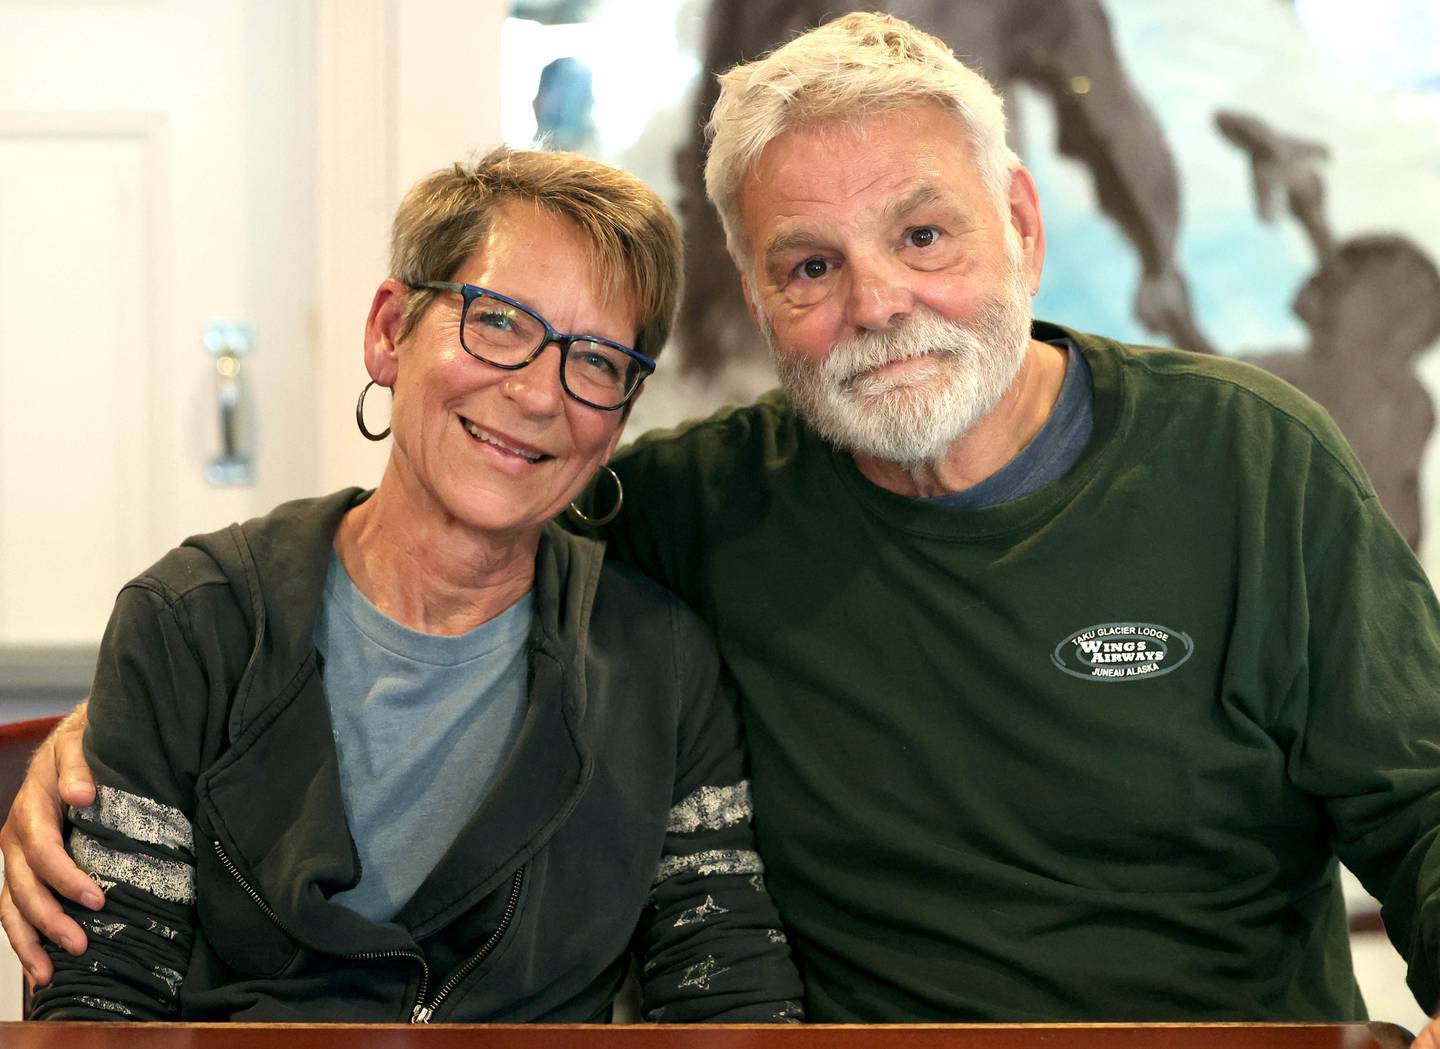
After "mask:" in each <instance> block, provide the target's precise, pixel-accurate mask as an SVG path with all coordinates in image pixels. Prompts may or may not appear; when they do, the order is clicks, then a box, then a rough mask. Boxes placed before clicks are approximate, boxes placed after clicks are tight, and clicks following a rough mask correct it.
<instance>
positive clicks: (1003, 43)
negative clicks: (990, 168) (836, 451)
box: [679, 0, 1211, 373]
mask: <svg viewBox="0 0 1440 1049" xmlns="http://www.w3.org/2000/svg"><path fill="white" fill-rule="evenodd" d="M862 6H863V9H865V10H883V11H889V12H890V13H892V14H895V15H898V16H900V17H901V18H904V19H906V20H907V21H909V22H912V23H913V24H915V25H917V26H920V27H921V28H924V29H927V30H929V31H930V32H932V33H934V34H935V35H937V36H939V37H940V38H941V39H943V40H945V41H946V42H947V43H948V44H949V45H950V46H951V47H952V48H953V49H954V51H955V53H956V54H957V55H958V56H960V58H961V59H963V60H964V61H966V62H967V63H968V64H970V65H972V66H974V67H975V68H977V69H979V70H980V71H981V72H983V73H984V74H985V75H986V76H987V77H988V78H989V79H990V80H991V81H992V82H993V83H995V84H996V85H997V86H1000V87H1001V88H1002V90H1003V89H1004V87H1005V85H1007V84H1013V83H1015V82H1016V81H1024V82H1026V83H1028V84H1030V85H1032V86H1034V87H1035V88H1036V89H1038V90H1039V91H1041V92H1042V93H1043V94H1045V96H1046V97H1048V98H1049V99H1050V100H1051V102H1052V103H1053V104H1054V106H1055V109H1056V115H1057V118H1058V123H1059V127H1060V141H1059V148H1060V151H1061V152H1062V153H1065V154H1066V155H1068V156H1072V157H1074V158H1076V159H1077V160H1079V161H1081V162H1082V163H1083V164H1085V165H1086V167H1088V168H1089V169H1090V171H1091V173H1092V175H1093V176H1094V180H1095V193H1096V196H1097V197H1098V199H1099V202H1100V207H1101V208H1102V209H1103V210H1104V212H1105V213H1106V214H1107V215H1109V216H1110V217H1111V218H1112V219H1113V220H1114V221H1115V222H1116V224H1117V225H1119V227H1120V229H1121V230H1122V231H1123V232H1124V234H1125V236H1126V237H1127V238H1129V240H1130V242H1131V243H1132V244H1133V245H1134V246H1135V250H1136V251H1137V252H1138V253H1139V256H1140V262H1141V270H1142V273H1141V280H1140V287H1139V289H1138V290H1137V292H1136V296H1135V315H1136V317H1137V318H1139V320H1140V321H1141V322H1142V323H1143V324H1144V325H1145V326H1146V327H1147V328H1149V329H1151V330H1152V331H1154V332H1156V333H1157V334H1160V335H1163V336H1164V337H1165V338H1166V339H1167V340H1168V341H1170V342H1171V343H1173V344H1174V345H1176V346H1181V347H1184V348H1186V349H1192V350H1202V351H1208V350H1209V349H1210V348H1211V347H1210V343H1209V341H1208V340H1207V339H1206V337H1205V335H1204V333H1203V332H1202V331H1201V330H1200V328H1199V326H1198V325H1197V324H1196V322H1195V319H1194V317H1193V315H1192V313H1191V309H1190V298H1189V293H1188V291H1187V289H1186V286H1185V280H1184V278H1183V277H1182V275H1181V274H1180V272H1179V270H1178V268H1177V265H1176V260H1175V238H1176V230H1177V228H1178V226H1179V221H1180V193H1179V186H1178V182H1177V179H1176V174H1175V165H1174V162H1173V161H1172V159H1171V153H1170V148H1169V146H1168V145H1167V144H1166V142H1165V138H1164V135H1163V133H1162V132H1161V130H1160V126H1159V125H1158V124H1157V123H1156V121H1155V118H1154V115H1153V114H1152V113H1151V111H1150V108H1149V106H1148V105H1146V103H1145V100H1144V99H1143V98H1141V97H1140V94H1139V92H1137V91H1136V89H1135V86H1134V85H1133V84H1132V83H1131V82H1130V79H1129V78H1128V77H1127V76H1126V74H1125V70H1124V69H1123V68H1122V67H1121V65H1120V59H1119V56H1118V55H1117V54H1116V53H1115V46H1114V43H1113V41H1112V39H1111V34H1110V22H1109V19H1108V18H1107V16H1106V14H1105V10H1104V8H1102V7H1101V5H1100V3H1099V0H958V2H957V0H891V2H890V3H879V4H876V3H871V4H865V5H862ZM836 10H837V9H836V8H835V7H834V6H832V5H830V4H827V3H823V2H821V0H781V2H774V0H713V3H712V4H711V7H710V14H709V20H708V23H707V26H706V44H705V70H706V76H705V79H704V81H703V84H702V87H701V90H700V92H699V94H698V96H697V98H696V100H695V114H696V115H695V120H694V127H695V131H694V133H693V135H692V137H691V141H690V142H689V143H688V144H687V145H685V146H683V147H682V148H681V153H680V157H679V162H680V182H681V185H682V186H683V187H684V192H683V194H682V196H681V201H680V211H681V216H682V219H683V221H684V225H685V235H686V239H687V241H688V244H689V249H690V250H689V251H688V252H687V255H686V259H687V262H686V266H687V272H686V275H685V280H686V286H685V299H684V302H683V304H682V307H681V309H682V321H681V326H680V330H681V331H683V332H684V333H685V335H686V359H685V360H686V367H687V368H690V369H698V370H700V371H702V372H705V373H711V372H715V371H718V370H719V369H720V368H722V367H724V365H725V363H726V362H727V361H733V360H737V359H740V358H742V357H745V356H761V355H763V353H764V348H763V346H762V344H761V342H760V340H759V339H758V338H756V335H755V329H754V326H753V324H752V323H751V321H750V318H749V317H748V316H747V314H746V311H745V304H744V301H743V299H742V298H741V294H740V285H739V282H738V281H737V280H736V277H735V272H734V270H733V268H732V267H731V266H729V265H728V264H727V262H726V259H725V238H724V234H723V233H722V232H721V230H720V224H719V222H718V221H717V220H716V218H715V214H714V211H713V209H712V208H711V207H710V206H709V204H708V203H707V202H706V200H705V191H704V187H703V186H702V185H701V181H700V170H701V167H702V162H701V157H702V148H703V142H702V136H701V130H700V129H701V128H702V127H703V125H704V122H705V120H706V118H707V117H708V115H709V113H710V109H711V107H712V106H714V104H715V99H716V96H717V93H718V88H717V86H716V84H715V80H714V74H716V73H718V72H723V71H724V70H726V69H728V68H730V67H731V66H732V65H734V64H735V63H737V62H740V61H742V60H753V59H755V58H758V57H759V56H760V55H761V54H762V53H764V52H766V51H769V50H771V49H772V48H775V47H777V46H779V45H780V44H782V43H784V42H785V41H787V40H789V39H790V38H791V37H793V36H796V35H798V34H799V33H801V32H803V31H804V30H806V29H808V28H810V27H812V26H814V25H817V24H819V23H820V22H822V21H825V20H826V19H827V17H828V16H829V15H831V14H833V13H834V12H835V11H836Z"/></svg>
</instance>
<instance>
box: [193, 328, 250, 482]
mask: <svg viewBox="0 0 1440 1049" xmlns="http://www.w3.org/2000/svg"><path fill="white" fill-rule="evenodd" d="M254 348H255V329H254V328H252V327H251V326H250V325H248V324H210V325H207V326H206V328H205V349H206V350H208V351H209V352H210V354H211V356H213V357H214V359H215V376H214V382H215V406H216V409H217V411H218V413H219V424H220V452H219V454H218V455H214V456H211V458H210V460H209V461H208V462H207V463H206V465H205V479H206V480H207V481H209V482H210V483H211V484H213V485H217V486H220V487H227V488H228V487H237V486H240V485H247V484H253V483H254V481H255V454H254V453H255V449H254V443H255V441H254V437H255V426H254V420H253V418H252V417H251V407H250V395H249V391H248V387H247V384H246V381H245V372H244V359H245V358H246V357H247V356H249V355H250V352H251V351H252V350H253V349H254Z"/></svg>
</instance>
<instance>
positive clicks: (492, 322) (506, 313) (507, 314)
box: [479, 310, 515, 331]
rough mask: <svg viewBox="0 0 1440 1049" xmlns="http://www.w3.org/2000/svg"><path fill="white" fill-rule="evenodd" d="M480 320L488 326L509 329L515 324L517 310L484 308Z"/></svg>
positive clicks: (501, 329)
mask: <svg viewBox="0 0 1440 1049" xmlns="http://www.w3.org/2000/svg"><path fill="white" fill-rule="evenodd" d="M479 320H480V323H481V324H483V325H485V326H486V327H487V328H494V329H495V330H496V331H509V330H510V329H511V328H513V327H514V326H515V312H514V311H513V310H482V311H480V313H479Z"/></svg>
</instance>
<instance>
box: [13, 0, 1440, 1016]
mask: <svg viewBox="0 0 1440 1049" xmlns="http://www.w3.org/2000/svg"><path fill="white" fill-rule="evenodd" d="M711 129H712V142H711V147H710V154H709V160H708V164H707V172H706V181H707V187H708V191H709V193H710V195H711V197H712V199H713V200H714V201H715V203H716V205H717V208H718V210H719V212H720V215H721V217H722V221H723V223H724V225H725V227H726V234H727V240H728V243H729V246H730V250H731V252H732V254H733V256H734V258H735V260H736V262H737V265H738V266H739V268H740V271H741V274H742V279H743V284H744V290H745V295H746V299H747V301H748V303H749V305H750V308H751V311H752V313H753V314H754V316H755V319H756V321H757V322H758V324H759V325H760V328H761V330H762V332H763V333H764V335H765V338H766V340H767V342H768V343H769V344H770V346H771V348H772V350H773V353H774V356H775V360H776V363H777V365H778V367H779V370H780V373H781V376H782V378H783V381H784V386H785V392H784V393H777V394H772V395H768V396H766V397H764V398H762V399H761V400H760V401H759V402H757V403H756V404H754V405H751V406H748V407H744V408H736V409H731V410H728V411H725V412H722V413H720V414H719V415H717V416H715V417H713V418H711V419H708V420H705V421H702V422H698V423H693V424H690V425H688V426H686V427H682V428H680V429H679V430H677V431H675V432H673V433H670V434H660V435H652V436H650V437H647V438H642V439H641V440H640V441H639V442H637V444H636V445H634V446H633V447H632V448H631V449H630V450H628V451H627V452H626V453H625V454H624V455H622V456H621V457H620V458H619V459H618V460H617V461H616V462H615V464H614V465H615V468H616V469H617V471H618V472H619V474H620V476H621V478H622V479H623V482H624V485H625V492H626V497H625V510H624V513H623V514H622V515H621V516H620V518H619V519H617V520H616V522H615V523H614V524H613V525H612V526H611V530H610V539H611V542H612V545H613V548H614V549H615V550H616V551H617V552H618V553H619V555H620V556H623V557H627V558H629V559H631V560H633V561H635V562H637V563H639V564H640V565H642V566H644V567H645V568H646V569H647V570H648V571H650V572H651V573H653V574H654V575H656V577H657V578H659V579H660V580H661V581H663V582H665V583H666V584H667V585H669V586H671V587H672V588H674V589H675V590H677V591H678V592H679V593H681V594H682V595H683V596H684V597H685V598H686V599H687V600H688V601H690V602H691V603H692V604H693V605H694V606H695V607H696V608H697V609H699V610H700V611H701V613H702V614H703V615H705V616H706V618H707V619H708V620H709V621H710V623H711V624H712V625H713V626H714V628H715V630H716V633H717V636H718V637H719V640H720V644H721V646H722V649H723V651H724V653H725V656H726V658H727V660H728V661H729V663H730V666H731V668H732V670H733V671H734V673H735V675H736V678H737V680H738V681H739V683H740V686H741V689H742V692H743V695H744V697H745V702H746V718H747V727H748V731H749V738H750V744H751V748H752V767H753V779H754V794H755V807H756V814H757V818H756V829H757V832H758V835H759V839H760V844H761V849H762V852H763V854H764V857H765V860H766V864H767V867H768V875H767V877H768V880H769V884H770V887H771V889H772V891H773V893H774V895H775V897H776V899H777V901H778V902H779V903H780V905H781V909H782V911H783V912H784V917H785V919H786V923H787V928H788V930H789V933H790V937H791V941H792V944H793V945H794V947H795V950H796V953H797V956H798V958H799V960H800V961H801V963H802V968H803V972H804V975H805V978H806V986H807V1005H808V1012H809V1016H810V1018H811V1019H813V1020H819V1021H847V1020H859V1021H878V1020H888V1021H909V1020H945V1019H949V1020H970V1019H976V1020H981V1019H993V1020H1009V1021H1058V1020H1147V1019H1153V1020H1202V1019H1208V1020H1218V1019H1243V1020H1293V1019H1329V1020H1341V1019H1350V1018H1358V1017H1360V1016H1362V1015H1363V1010H1364V1007H1363V1004H1362V1003H1361V1001H1360V997H1359V993H1358V991H1357V990H1356V988H1355V984H1354V980H1353V977H1352V975H1351V973H1350V966H1349V959H1348V949H1347V945H1346V926H1345V917H1344V909H1343V903H1342V900H1341V897H1340V890H1339V886H1338V882H1337V878H1336V866H1335V857H1336V856H1337V855H1338V856H1339V857H1340V858H1341V859H1343V860H1344V861H1345V862H1346V863H1347V864H1348V865H1350V866H1351V867H1352V868H1353V869H1354V870H1355V871H1356V872H1357V873H1358V874H1359V876H1360V877H1361V879H1362V880H1363V881H1364V882H1365V884H1366V885H1367V886H1368V887H1369V888H1370V889H1371V890H1372V891H1374V892H1376V893H1377V895H1380V896H1381V897H1382V898H1383V899H1384V900H1385V903H1386V908H1387V910H1386V914H1387V920H1388V921H1389V924H1390V928H1391V930H1392V933H1393V934H1394V936H1395V938H1396V941H1397V942H1398V943H1399V944H1400V945H1401V946H1402V948H1403V949H1404V950H1405V953H1406V954H1407V956H1408V959H1409V962H1410V967H1411V969H1410V971H1411V983H1412V986H1413V987H1414V989H1415V990H1416V993H1417V995H1418V996H1419V997H1420V999H1421V1000H1422V1001H1423V1002H1424V1003H1425V1004H1427V1005H1430V1004H1433V1001H1434V998H1435V995H1436V987H1437V972H1436V969H1437V966H1436V962H1437V954H1440V949H1437V933H1440V929H1437V921H1440V919H1437V917H1436V915H1435V908H1434V906H1433V905H1432V898H1433V897H1434V896H1435V895H1436V889H1437V884H1440V858H1437V857H1434V856H1432V855H1431V851H1432V850H1431V849H1430V845H1431V843H1432V842H1434V841H1435V840H1436V828H1437V826H1440V762H1437V760H1436V750H1437V746H1436V743H1435V741H1436V740H1440V707H1437V704H1436V700H1435V698H1434V697H1435V693H1436V684H1437V682H1440V646H1437V639H1440V609H1437V607H1436V603H1435V600H1434V596H1433V594H1432V592H1431V590H1430V587H1429V584H1428V583H1427V582H1426V580H1425V577H1424V575H1423V573H1422V571H1421V569H1420V567H1419V566H1418V564H1417V563H1416V562H1415V560H1414V558H1413V556H1412V555H1411V553H1410V551H1409V550H1408V549H1407V548H1406V546H1405V544H1404V542H1403V541H1402V540H1401V539H1400V538H1399V536H1398V535H1397V534H1396V533H1395V530H1394V528H1393V527H1392V526H1391V525H1390V523H1389V521H1388V520H1387V519H1386V518H1385V516H1384V514H1383V512H1382V511H1380V509H1379V508H1378V506H1377V504H1376V501H1375V499H1374V495H1373V492H1372V491H1371V489H1370V486H1369V483H1368V481H1367V480H1366V479H1365V477H1364V474H1363V472H1362V471H1361V469H1360V467H1359V466H1358V464H1357V463H1356V461H1355V459H1354V456H1353V455H1352V454H1351V453H1350V451H1349V449H1348V448H1347V447H1346V446H1345V444H1344V442H1343V440H1342V439H1341V438H1340V437H1339V435H1338V434H1337V433H1336V432H1335V430H1334V428H1333V426H1332V425H1331V424H1330V422H1329V421H1328V419H1327V418H1326V417H1325V416H1324V414H1323V413H1322V412H1321V411H1320V410H1319V409H1318V408H1316V407H1315V406H1314V405H1313V404H1311V403H1310V402H1309V401H1307V400H1305V399H1304V398H1303V397H1301V396H1300V395H1299V394H1297V393H1296V392H1295V391H1294V390H1292V389H1290V388H1289V387H1287V386H1285V385H1283V384H1282V383H1280V382H1278V381H1277V380H1274V379H1272V378H1270V377H1268V376H1266V375H1265V374H1263V373H1261V372H1258V371H1256V370H1255V369H1252V368H1248V367H1246V366H1244V365H1240V364H1236V363H1233V362H1227V361H1223V360H1216V359H1212V358H1208V357H1202V356H1199V355H1193V354H1183V353H1176V352H1170V351H1163V350H1150V349H1138V348H1134V347H1126V346H1122V345H1120V344H1117V343H1114V342H1111V341H1109V340H1105V339H1101V338H1097V337H1094V336H1089V335H1082V334H1080V333H1076V332H1072V331H1069V330H1067V329H1063V328H1059V327H1057V326H1054V325H1050V324H1044V323H1037V324H1035V325H1034V327H1033V328H1031V327H1030V326H1029V315H1028V314H1029V311H1028V302H1029V297H1030V295H1031V294H1032V293H1033V292H1034V290H1035V289H1036V287H1037V286H1038V283H1039V279H1040V272H1041V268H1042V264H1043V260H1044V227H1043V223H1042V221H1041V216H1040V210H1039V205H1038V199H1037V195H1036V190H1035V186H1034V184H1033V182H1032V181H1031V179H1030V177H1029V175H1028V174H1027V173H1026V172H1025V170H1024V169H1023V168H1022V167H1021V166H1020V165H1019V163H1018V161H1017V160H1016V158H1015V157H1014V156H1013V154H1011V153H1010V151H1009V150H1008V148H1007V147H1006V146H1005V134H1004V117H1003V113H1002V110H1001V106H1000V102H999V99H998V97H997V96H996V95H995V94H994V92H993V90H991V89H990V87H989V85H987V84H985V82H984V81H983V80H981V79H980V78H979V77H978V76H976V75H975V74H973V73H972V72H970V71H969V70H968V69H966V68H965V67H964V66H963V65H961V64H960V63H958V62H957V61H956V60H955V59H954V57H953V56H952V55H951V54H950V52H949V51H948V50H947V49H946V48H945V47H944V45H942V44H941V43H940V42H939V41H937V40H935V39H934V38H932V37H928V36H926V35H924V34H920V33H917V32H916V31H914V30H913V29H912V28H911V27H909V26H907V25H906V24H905V23H903V22H899V21H897V20H895V19H892V18H889V17H886V16H882V15H868V14H867V15H850V16H847V17H845V18H842V19H839V20H837V21H835V22H833V23H830V24H829V25H827V26H825V27H822V28H820V29H817V30H814V31H812V32H810V33H808V34H805V35H804V36H801V37H799V38H797V39H796V40H794V41H792V42H791V43H790V44H788V45H786V46H785V47H783V48H781V49H780V50H779V51H777V52H775V53H774V54H773V55H771V56H769V57H767V58H765V59H762V60H761V61H759V62H756V63H754V64H751V65H748V66H741V67H739V68H737V69H736V70H733V71H731V72H730V73H729V74H727V75H726V77H725V78H724V80H723V82H722V93H721V97H720V100H719V102H718V103H717V106H716V109H715V113H714V116H713V119H712V121H711ZM637 643H643V639H638V640H637ZM62 749H65V748H62ZM68 749H69V750H70V751H73V747H72V748H68ZM59 760H60V762H61V763H60V764H59V765H58V766H57V764H56V760H54V759H52V757H51V756H50V755H49V754H48V753H47V756H46V757H45V759H44V760H43V761H42V762H41V763H40V772H38V773H37V780H36V782H34V783H32V784H31V786H30V788H29V790H30V794H29V795H28V796H29V797H30V799H31V802H30V804H29V805H27V806H26V808H25V813H26V814H25V816H24V818H23V819H20V818H12V821H11V824H9V825H7V826H8V827H9V829H8V830H7V832H6V853H7V861H11V860H12V857H13V858H14V860H17V861H18V862H19V863H20V864H21V865H24V864H25V863H26V860H25V857H23V856H21V853H20V851H19V850H18V849H17V848H16V847H15V843H16V841H17V833H18V832H17V828H18V827H22V826H23V827H25V828H26V833H27V835H28V836H29V839H30V840H31V841H32V842H35V841H39V840H40V835H39V832H37V831H36V830H35V829H34V828H35V827H36V826H37V825H38V824H40V823H42V822H44V821H43V820H42V819H41V818H40V816H41V815H43V813H44V810H43V805H42V802H41V801H37V800H36V799H38V798H40V796H41V795H40V781H41V780H43V779H44V778H45V777H44V772H45V770H48V777H49V778H50V779H51V780H52V781H53V780H54V778H55V777H56V775H57V772H56V769H57V768H59V769H60V770H61V771H60V772H59V773H58V775H59V776H60V777H61V778H62V779H64V778H69V777H71V776H72V775H73V774H74V773H73V769H74V767H75V766H74V765H73V760H72V758H71V757H62V758H61V759H59ZM50 836H51V840H52V842H53V840H54V832H53V830H51V831H50ZM31 856H32V858H33V859H34V860H35V862H36V863H37V864H41V865H43V866H42V867H41V868H39V869H41V870H42V872H43V873H44V874H45V876H46V878H47V880H50V881H52V882H55V883H58V884H59V885H60V887H61V889H62V890H63V891H65V892H66V893H67V895H70V894H74V895H76V896H77V897H78V891H79V888H80V887H83V886H84V884H85V879H84V878H83V876H79V875H77V874H75V873H74V872H69V873H68V874H67V873H64V872H61V873H57V869H58V867H59V864H58V863H57V862H56V861H55V855H54V847H53V844H52V846H51V849H50V851H48V852H47V851H46V849H44V848H42V847H39V846H37V845H32V846H31ZM19 878H20V879H21V880H22V881H23V882H25V883H26V884H25V889H26V892H24V893H23V895H26V896H27V899H26V900H25V903H26V906H27V907H28V908H30V913H31V914H32V915H34V916H35V918H36V919H37V920H39V922H40V924H41V927H42V928H43V929H45V930H46V932H47V933H49V934H51V935H61V936H72V937H73V936H74V931H73V930H72V929H69V928H67V927H65V926H63V925H60V924H56V923H55V922H54V921H53V918H52V917H50V916H48V915H47V914H46V913H45V910H44V905H43V903H42V902H36V901H37V900H38V897H35V898H28V897H29V896H30V894H29V892H28V890H29V889H30V888H31V886H30V885H29V880H30V878H31V872H30V870H29V868H28V867H25V866H22V867H21V870H20V872H19ZM92 891H93V887H92ZM16 895H17V897H19V896H21V895H22V891H21V888H20V884H19V883H17V886H16ZM5 912H6V913H5V916H4V917H5V925H6V929H7V931H8V932H9V933H10V935H11V938H12V941H16V942H18V943H19V945H20V946H21V948H22V950H24V951H26V952H33V945H32V943H31V942H29V941H27V939H26V937H27V936H30V937H33V933H32V932H30V930H29V929H28V927H27V926H25V925H24V923H23V921H22V920H20V918H19V916H18V915H17V914H16V913H15V912H14V910H13V909H12V908H9V907H8V906H7V907H6V908H5ZM1428 1036H1429V1035H1428V1034H1427V1036H1426V1037H1428ZM1422 1041H1423V1039H1422ZM1429 1044H1440V1043H1429Z"/></svg>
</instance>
